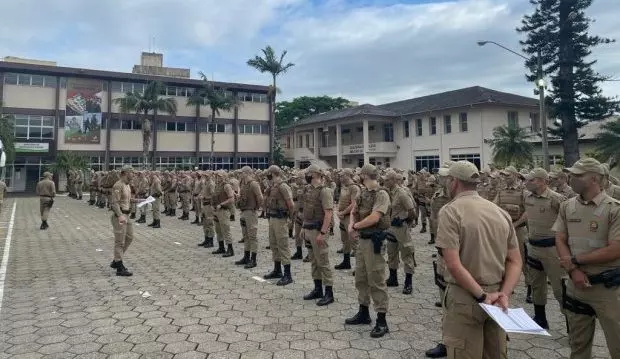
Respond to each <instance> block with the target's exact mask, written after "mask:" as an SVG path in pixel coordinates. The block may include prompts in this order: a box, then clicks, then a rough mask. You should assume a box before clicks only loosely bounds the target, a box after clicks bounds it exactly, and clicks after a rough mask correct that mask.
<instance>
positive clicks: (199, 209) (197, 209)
mask: <svg viewBox="0 0 620 359" xmlns="http://www.w3.org/2000/svg"><path fill="white" fill-rule="evenodd" d="M192 202H193V203H194V211H195V212H196V217H197V218H198V217H200V216H202V201H200V199H198V195H197V194H195V195H194V196H193V197H192Z"/></svg>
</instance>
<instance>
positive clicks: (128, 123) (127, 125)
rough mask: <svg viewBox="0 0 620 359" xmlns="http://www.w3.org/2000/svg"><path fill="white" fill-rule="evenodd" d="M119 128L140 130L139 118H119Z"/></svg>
mask: <svg viewBox="0 0 620 359" xmlns="http://www.w3.org/2000/svg"><path fill="white" fill-rule="evenodd" d="M121 130H142V122H141V121H140V120H121Z"/></svg>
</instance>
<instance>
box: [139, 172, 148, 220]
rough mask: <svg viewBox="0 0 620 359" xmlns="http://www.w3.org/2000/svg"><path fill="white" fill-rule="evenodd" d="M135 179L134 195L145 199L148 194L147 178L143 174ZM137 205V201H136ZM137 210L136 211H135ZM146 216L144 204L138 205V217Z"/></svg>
mask: <svg viewBox="0 0 620 359" xmlns="http://www.w3.org/2000/svg"><path fill="white" fill-rule="evenodd" d="M136 178H137V181H136V197H137V198H139V199H146V198H147V197H148V196H149V189H150V186H149V180H148V179H147V178H146V177H144V175H140V176H137V177H136ZM136 206H137V203H136ZM136 212H137V211H136ZM145 216H146V206H142V207H140V217H145Z"/></svg>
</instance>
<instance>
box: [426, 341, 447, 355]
mask: <svg viewBox="0 0 620 359" xmlns="http://www.w3.org/2000/svg"><path fill="white" fill-rule="evenodd" d="M425 354H426V357H427V358H445V357H447V356H448V351H447V350H446V346H445V345H443V344H442V343H439V344H437V346H436V347H434V348H433V349H429V350H427V351H426V353H425Z"/></svg>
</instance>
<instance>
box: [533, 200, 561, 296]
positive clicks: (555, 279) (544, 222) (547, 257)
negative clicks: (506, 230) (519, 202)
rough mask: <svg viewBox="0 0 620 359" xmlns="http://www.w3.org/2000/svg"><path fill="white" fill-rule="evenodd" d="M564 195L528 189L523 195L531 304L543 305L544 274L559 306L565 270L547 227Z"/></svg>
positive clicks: (549, 227) (544, 292)
mask: <svg viewBox="0 0 620 359" xmlns="http://www.w3.org/2000/svg"><path fill="white" fill-rule="evenodd" d="M565 200H566V197H564V196H563V195H561V194H559V193H557V192H554V191H552V190H551V189H547V190H545V191H544V192H543V193H542V194H541V195H540V196H539V195H536V194H534V193H531V192H527V193H526V194H525V211H526V213H527V218H528V219H527V222H528V228H529V239H528V243H527V258H526V263H527V265H528V266H529V267H530V268H529V273H530V284H531V286H532V301H533V303H534V305H546V304H547V277H548V278H549V281H550V282H551V288H552V289H553V295H554V297H555V299H557V301H558V303H559V304H560V307H562V277H563V276H565V275H566V271H564V269H563V268H562V267H561V266H560V261H559V259H558V252H557V251H556V249H555V233H554V232H553V231H552V230H551V226H553V223H555V220H556V218H557V216H558V211H559V210H560V203H562V202H564V201H565Z"/></svg>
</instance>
